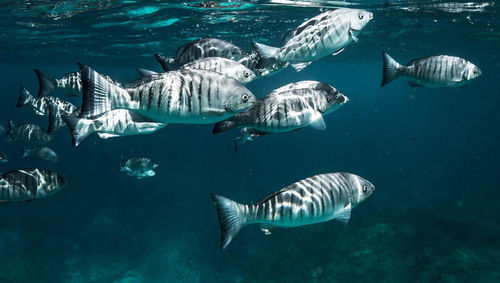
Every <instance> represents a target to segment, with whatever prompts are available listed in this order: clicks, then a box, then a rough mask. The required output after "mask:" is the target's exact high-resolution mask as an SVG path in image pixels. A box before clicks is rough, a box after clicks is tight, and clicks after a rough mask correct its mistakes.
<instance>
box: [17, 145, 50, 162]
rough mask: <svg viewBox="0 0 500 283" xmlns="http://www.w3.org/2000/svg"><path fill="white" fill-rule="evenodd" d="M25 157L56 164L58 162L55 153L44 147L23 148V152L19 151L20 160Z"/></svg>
mask: <svg viewBox="0 0 500 283" xmlns="http://www.w3.org/2000/svg"><path fill="white" fill-rule="evenodd" d="M25 157H31V158H35V159H42V160H47V161H51V162H57V160H58V156H57V153H56V152H55V151H53V150H52V149H50V148H48V147H46V146H43V147H37V148H27V147H23V150H22V151H21V158H25Z"/></svg>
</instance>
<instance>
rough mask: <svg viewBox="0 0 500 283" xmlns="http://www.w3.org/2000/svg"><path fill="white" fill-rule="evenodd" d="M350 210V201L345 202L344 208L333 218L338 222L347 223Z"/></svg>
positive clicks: (349, 217)
mask: <svg viewBox="0 0 500 283" xmlns="http://www.w3.org/2000/svg"><path fill="white" fill-rule="evenodd" d="M351 210H352V206H351V202H347V203H346V204H345V206H344V208H343V209H342V210H341V211H339V212H337V213H336V214H335V219H336V220H338V221H340V223H342V224H344V225H347V223H349V219H351Z"/></svg>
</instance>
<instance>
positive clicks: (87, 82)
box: [78, 63, 130, 118]
mask: <svg viewBox="0 0 500 283" xmlns="http://www.w3.org/2000/svg"><path fill="white" fill-rule="evenodd" d="M78 65H79V66H80V74H81V76H82V93H83V101H82V109H81V111H80V115H79V116H78V117H81V118H89V117H95V116H97V115H100V114H103V113H105V112H108V111H110V110H113V109H116V108H115V106H116V105H114V104H116V103H117V102H118V101H121V102H124V101H128V100H130V95H129V94H128V92H127V91H126V90H125V89H123V88H121V86H119V85H117V84H115V83H113V82H111V81H110V79H109V78H106V77H104V76H103V75H101V74H99V73H98V72H96V71H94V70H93V69H92V68H90V67H89V66H86V65H82V64H80V63H78Z"/></svg>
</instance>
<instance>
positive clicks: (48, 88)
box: [35, 69, 119, 97]
mask: <svg viewBox="0 0 500 283" xmlns="http://www.w3.org/2000/svg"><path fill="white" fill-rule="evenodd" d="M35 73H36V75H37V77H38V84H39V89H38V97H42V96H46V95H48V94H50V93H52V92H53V91H55V90H56V89H62V90H64V92H65V93H66V95H67V96H81V95H82V78H81V74H80V72H72V73H67V74H64V75H63V76H62V77H61V78H60V79H55V78H53V77H51V76H49V75H47V74H45V73H44V72H42V71H40V70H38V69H35ZM103 77H105V78H106V79H108V80H109V81H111V82H112V83H114V84H119V82H117V81H116V80H114V79H113V78H111V77H109V76H106V75H103Z"/></svg>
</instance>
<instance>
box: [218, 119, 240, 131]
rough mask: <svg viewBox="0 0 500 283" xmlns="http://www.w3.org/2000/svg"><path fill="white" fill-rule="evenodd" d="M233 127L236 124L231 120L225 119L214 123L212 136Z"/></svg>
mask: <svg viewBox="0 0 500 283" xmlns="http://www.w3.org/2000/svg"><path fill="white" fill-rule="evenodd" d="M234 127H236V122H235V121H234V120H232V119H227V120H224V121H220V122H217V123H215V125H214V129H213V130H212V133H213V134H218V133H221V132H225V131H228V130H231V129H233V128H234Z"/></svg>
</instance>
